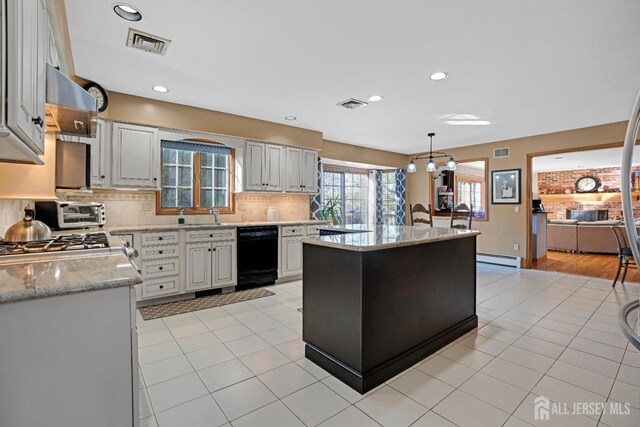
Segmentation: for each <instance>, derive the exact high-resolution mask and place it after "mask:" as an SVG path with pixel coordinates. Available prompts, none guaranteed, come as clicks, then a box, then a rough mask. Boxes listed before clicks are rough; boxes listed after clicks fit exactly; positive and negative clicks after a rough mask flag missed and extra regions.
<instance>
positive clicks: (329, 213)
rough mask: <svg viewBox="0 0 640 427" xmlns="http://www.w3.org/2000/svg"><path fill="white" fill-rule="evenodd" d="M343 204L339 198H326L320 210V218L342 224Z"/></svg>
mask: <svg viewBox="0 0 640 427" xmlns="http://www.w3.org/2000/svg"><path fill="white" fill-rule="evenodd" d="M341 205H342V203H341V202H340V200H338V199H333V198H330V199H328V200H326V201H325V203H324V206H323V207H322V209H321V210H320V219H321V220H323V221H326V220H330V221H331V223H332V224H333V225H340V223H341V222H342V221H341V218H342V213H341Z"/></svg>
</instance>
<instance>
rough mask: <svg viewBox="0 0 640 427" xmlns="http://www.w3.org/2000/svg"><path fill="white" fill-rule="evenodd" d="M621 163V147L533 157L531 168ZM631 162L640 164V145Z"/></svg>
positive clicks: (583, 167) (538, 169)
mask: <svg viewBox="0 0 640 427" xmlns="http://www.w3.org/2000/svg"><path fill="white" fill-rule="evenodd" d="M621 164H622V147H620V148H606V149H603V150H589V151H576V152H573V153H562V154H552V155H549V156H539V157H534V158H533V161H532V164H531V169H532V170H533V172H550V171H568V170H576V169H597V168H609V167H616V166H617V167H620V165H621ZM633 164H634V165H639V164H640V146H636V147H635V149H634V151H633Z"/></svg>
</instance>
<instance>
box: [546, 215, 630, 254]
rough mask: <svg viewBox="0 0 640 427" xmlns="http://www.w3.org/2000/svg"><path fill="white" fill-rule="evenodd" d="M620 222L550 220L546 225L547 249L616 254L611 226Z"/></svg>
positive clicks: (616, 246) (620, 222) (615, 243)
mask: <svg viewBox="0 0 640 427" xmlns="http://www.w3.org/2000/svg"><path fill="white" fill-rule="evenodd" d="M623 225H624V224H623V223H622V221H617V220H607V221H578V220H575V219H551V220H549V221H548V223H547V249H549V250H556V251H567V252H588V253H601V254H617V253H618V243H617V242H616V238H615V237H614V235H613V232H612V231H611V227H612V226H623Z"/></svg>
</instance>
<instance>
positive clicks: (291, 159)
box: [286, 147, 302, 192]
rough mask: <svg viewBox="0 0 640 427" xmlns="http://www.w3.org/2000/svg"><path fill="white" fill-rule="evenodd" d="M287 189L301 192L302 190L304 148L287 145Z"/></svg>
mask: <svg viewBox="0 0 640 427" xmlns="http://www.w3.org/2000/svg"><path fill="white" fill-rule="evenodd" d="M286 150H287V151H286V152H287V155H286V168H287V169H286V170H287V173H286V176H287V179H286V182H287V185H286V191H289V192H301V191H302V149H300V148H294V147H287V148H286Z"/></svg>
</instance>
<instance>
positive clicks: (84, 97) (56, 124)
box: [46, 64, 98, 138]
mask: <svg viewBox="0 0 640 427" xmlns="http://www.w3.org/2000/svg"><path fill="white" fill-rule="evenodd" d="M46 102H47V107H46V110H47V121H46V124H47V127H46V131H47V132H58V133H59V134H60V135H75V136H83V137H88V138H95V137H96V125H97V121H98V109H97V105H96V99H95V98H94V97H93V96H91V95H90V94H89V93H88V92H87V91H86V90H84V89H83V88H81V87H80V86H79V85H78V84H76V83H75V82H74V81H72V80H71V79H70V78H69V77H67V76H65V75H64V74H63V73H61V72H60V71H59V70H57V69H56V68H54V67H52V66H51V65H49V64H47V101H46Z"/></svg>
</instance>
